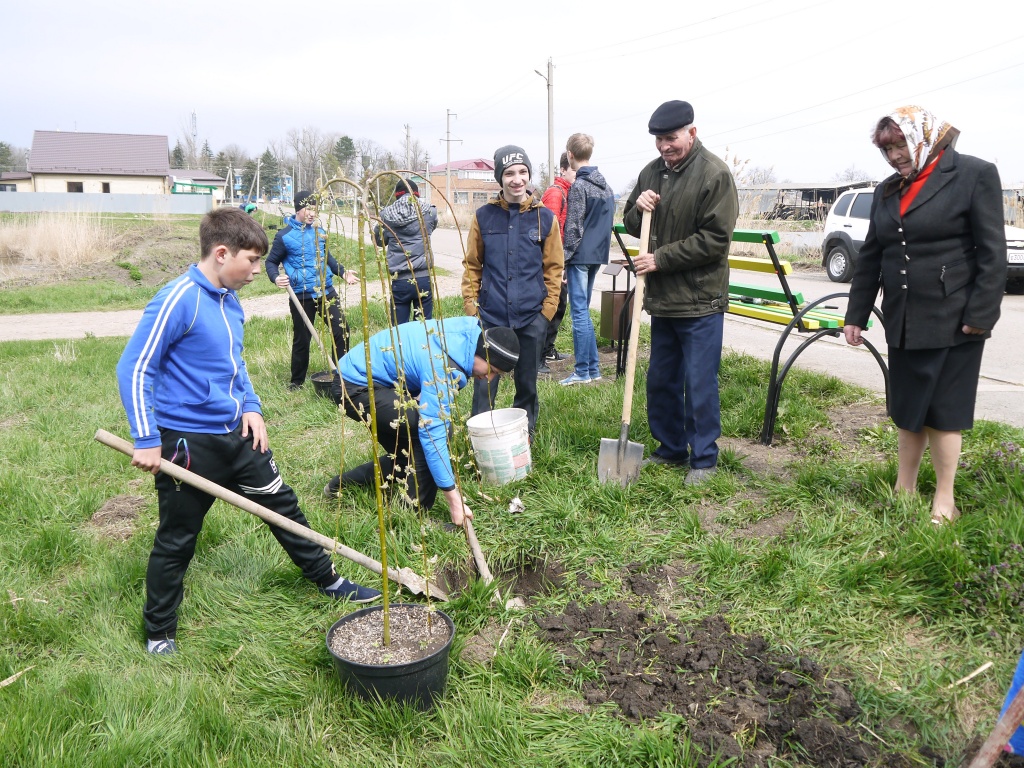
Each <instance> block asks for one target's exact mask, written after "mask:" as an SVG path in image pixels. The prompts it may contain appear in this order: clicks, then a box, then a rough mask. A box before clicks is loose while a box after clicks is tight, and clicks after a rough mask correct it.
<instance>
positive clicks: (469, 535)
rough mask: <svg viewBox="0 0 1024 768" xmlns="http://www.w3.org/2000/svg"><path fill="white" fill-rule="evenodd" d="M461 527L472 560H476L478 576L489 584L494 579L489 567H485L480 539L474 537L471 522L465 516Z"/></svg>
mask: <svg viewBox="0 0 1024 768" xmlns="http://www.w3.org/2000/svg"><path fill="white" fill-rule="evenodd" d="M462 527H463V529H464V530H465V532H466V541H468V542H469V549H470V551H471V552H472V553H473V560H474V561H475V562H476V568H477V570H478V571H480V578H482V579H483V580H484V584H490V583H491V582H492V581H494V577H493V576H492V575H491V569H490V568H488V567H487V561H486V560H484V551H483V550H482V549H481V548H480V540H479V539H477V537H476V531H474V530H473V523H472V522H470V519H469V518H468V517H467V518H466V519H465V520H463V521H462Z"/></svg>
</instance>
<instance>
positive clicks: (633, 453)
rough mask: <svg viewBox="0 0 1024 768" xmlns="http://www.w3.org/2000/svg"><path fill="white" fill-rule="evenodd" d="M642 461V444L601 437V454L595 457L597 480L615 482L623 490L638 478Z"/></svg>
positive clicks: (623, 439)
mask: <svg viewBox="0 0 1024 768" xmlns="http://www.w3.org/2000/svg"><path fill="white" fill-rule="evenodd" d="M643 460H644V446H643V443H634V442H633V441H632V440H627V439H626V438H625V437H622V438H620V439H618V440H613V439H612V438H610V437H602V438H601V452H600V453H599V454H598V456H597V478H598V480H600V481H601V482H602V483H608V482H617V483H619V484H620V485H621V486H622V487H623V488H625V487H626V486H627V485H629V484H630V483H631V482H633V481H634V480H636V479H637V478H638V477H640V465H641V464H642V463H643Z"/></svg>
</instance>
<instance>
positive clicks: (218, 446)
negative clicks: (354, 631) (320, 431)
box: [142, 426, 336, 640]
mask: <svg viewBox="0 0 1024 768" xmlns="http://www.w3.org/2000/svg"><path fill="white" fill-rule="evenodd" d="M161 440H162V443H163V445H162V449H163V450H162V454H161V455H162V456H163V458H165V459H167V460H168V461H172V462H173V463H175V464H178V465H179V466H182V467H185V468H186V469H189V470H190V471H192V472H195V473H196V474H197V475H202V476H203V477H205V478H206V479H207V480H211V481H213V482H214V483H216V484H217V485H220V486H222V487H224V488H227V489H228V490H230V491H234V492H235V493H240V494H242V495H243V496H245V497H246V498H248V499H251V500H253V501H255V502H256V503H257V504H261V505H262V506H264V507H267V508H269V509H272V510H273V511H274V512H277V513H278V514H280V515H284V516H285V517H287V518H290V519H291V520H294V521H295V522H297V523H300V524H301V525H305V526H307V527H308V525H309V523H307V522H306V517H305V515H303V514H302V510H301V509H299V502H298V499H297V498H296V496H295V492H294V491H293V490H292V489H291V488H290V487H289V486H287V485H285V484H284V481H283V480H282V479H281V475H280V474H278V471H277V464H276V463H275V462H274V458H273V455H272V454H271V452H270V451H269V450H268V451H267V452H266V453H260V452H259V450H253V448H252V437H251V435H250V437H248V438H244V439H243V438H242V428H241V426H239V427H238V428H237V429H235V430H234V431H233V432H231V433H229V434H225V435H206V434H201V433H198V432H176V431H174V430H161ZM156 490H157V496H158V498H159V505H160V524H159V526H158V527H157V529H156V538H155V540H154V541H153V552H152V553H151V554H150V556H149V567H148V569H147V570H146V607H145V608H144V609H143V612H142V615H143V618H144V619H145V623H146V634H147V635H148V637H149V639H150V640H157V639H162V638H165V637H174V635H175V632H176V631H177V627H178V616H177V611H178V605H180V604H181V597H182V594H183V592H184V586H183V582H184V578H185V570H186V569H187V568H188V564H189V562H190V561H191V560H192V556H193V555H194V554H195V550H196V537H197V536H198V535H199V531H200V530H201V529H202V527H203V519H204V518H205V517H206V513H207V512H208V511H209V509H210V506H211V505H212V504H213V502H214V497H213V496H210V495H209V494H207V493H204V492H203V491H200V490H199V489H198V488H193V487H192V486H190V485H186V484H185V483H181V484H180V485H179V484H178V483H176V482H175V481H174V480H173V479H172V478H171V477H169V476H168V475H165V474H163V473H162V472H161V473H160V474H158V475H157V476H156ZM270 530H271V532H272V533H273V534H274V537H275V538H276V539H277V540H278V542H279V543H280V544H281V546H282V547H284V549H285V552H287V553H288V556H289V557H290V558H291V559H292V562H293V563H295V564H296V565H297V566H299V568H301V569H302V575H303V576H305V577H306V578H307V579H309V580H310V581H314V582H316V583H317V584H319V585H320V586H328V585H329V584H330V582H332V581H335V580H336V577H334V576H333V575H332V574H333V572H334V571H333V567H332V565H331V559H330V558H329V557H328V556H327V554H326V553H325V552H324V550H323V547H321V546H320V545H318V544H314V543H312V542H311V541H307V540H306V539H302V538H299V537H298V536H296V535H295V534H293V533H288V532H287V531H283V530H281V529H280V528H277V527H274V526H270Z"/></svg>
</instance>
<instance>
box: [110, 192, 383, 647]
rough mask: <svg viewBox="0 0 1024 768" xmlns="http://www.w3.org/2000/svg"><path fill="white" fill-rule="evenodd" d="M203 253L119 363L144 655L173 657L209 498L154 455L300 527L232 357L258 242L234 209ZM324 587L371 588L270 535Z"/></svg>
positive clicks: (289, 539) (204, 243)
mask: <svg viewBox="0 0 1024 768" xmlns="http://www.w3.org/2000/svg"><path fill="white" fill-rule="evenodd" d="M199 242H200V247H201V249H202V258H201V260H200V262H199V263H198V264H193V265H192V266H191V267H189V270H188V272H187V273H186V274H184V275H182V276H181V277H179V278H177V279H176V280H172V281H171V282H170V283H168V284H167V285H165V286H164V287H163V288H162V289H160V291H159V292H158V293H157V295H156V296H155V297H154V298H153V300H152V301H150V302H149V304H148V305H147V306H146V310H145V312H144V313H143V316H142V320H141V321H140V322H139V325H138V327H137V328H136V329H135V332H134V333H133V334H132V337H131V339H130V340H129V341H128V345H127V346H126V347H125V350H124V353H123V354H122V355H121V360H120V362H119V363H118V364H117V379H118V385H119V387H120V391H121V402H122V403H123V404H124V408H125V412H126V413H127V414H128V423H129V426H130V428H131V433H132V437H133V438H134V441H135V452H134V455H133V457H132V464H133V465H134V466H136V467H139V469H142V470H145V471H147V472H151V473H153V474H154V475H156V489H157V496H158V500H159V507H160V522H159V525H158V527H157V531H156V537H155V540H154V542H153V551H152V553H151V554H150V556H149V567H148V569H147V571H146V605H145V608H144V609H143V618H144V620H145V625H146V633H147V635H148V638H149V642H148V644H147V650H148V651H149V652H150V653H158V654H168V653H174V652H175V651H176V650H177V646H176V643H175V635H176V632H177V624H178V618H177V610H178V605H179V604H180V603H181V598H182V594H183V592H184V589H183V581H184V577H185V570H186V569H187V568H188V564H189V562H190V561H191V560H192V556H193V554H194V553H195V547H196V538H197V537H198V535H199V531H200V530H201V529H202V527H203V519H204V517H205V516H206V513H207V511H209V509H210V506H211V505H212V504H213V501H214V499H213V497H212V496H210V495H209V494H207V493H204V492H203V491H200V490H198V489H196V488H193V487H192V486H190V485H185V484H177V483H175V481H174V480H173V479H172V478H170V477H168V476H167V475H164V474H162V473H160V471H159V470H160V459H161V458H164V459H167V460H168V461H171V462H173V463H175V464H178V465H180V466H182V467H185V468H186V469H189V470H191V471H192V472H195V473H196V474H198V475H202V476H203V477H205V478H207V479H208V480H211V481H213V482H214V483H217V484H218V485H221V486H224V487H226V488H228V489H230V490H232V491H235V492H236V493H240V494H242V495H243V496H246V497H247V498H250V499H252V500H253V501H255V502H256V503H258V504H261V505H263V506H265V507H268V508H270V509H272V510H274V511H275V512H277V513H279V514H281V515H284V516H285V517H288V518H290V519H292V520H294V521H296V522H297V523H300V524H301V525H306V526H308V525H309V524H308V523H307V522H306V518H305V516H304V515H303V514H302V510H301V509H299V503H298V499H297V498H296V496H295V492H294V491H293V490H292V489H291V488H290V487H289V486H287V485H285V484H284V481H283V480H282V479H281V476H280V474H279V473H278V471H277V464H276V463H275V462H274V458H273V454H272V453H271V452H270V449H269V447H268V440H267V428H266V425H265V424H264V422H263V414H262V411H261V409H260V399H259V398H258V397H257V396H256V393H255V392H254V391H253V387H252V383H251V382H250V381H249V374H248V372H247V371H246V367H245V361H244V360H242V335H243V326H242V324H243V322H244V314H243V311H242V305H241V304H240V303H239V300H238V294H237V293H236V291H237V290H238V289H239V288H241V287H242V286H243V285H247V284H249V283H251V282H252V281H253V280H254V279H255V277H256V275H258V274H259V271H260V259H261V258H262V257H263V255H264V254H266V252H267V237H266V235H265V234H264V232H263V229H262V228H261V227H260V225H259V224H257V223H256V221H255V220H253V219H252V218H250V217H249V216H247V215H246V214H245V213H244V212H243V211H240V210H238V209H237V208H219V209H217V210H214V211H211V212H210V213H208V214H206V216H205V217H203V221H202V223H201V224H200V226H199ZM271 531H272V532H273V534H274V536H275V537H276V538H277V540H278V542H280V544H281V546H282V547H284V549H285V551H286V552H287V553H288V556H289V557H291V559H292V562H294V563H295V564H296V565H297V566H299V568H301V569H302V573H303V575H304V576H305V577H306V578H307V579H309V580H310V581H313V582H314V583H316V584H317V585H318V586H319V587H320V590H321V591H322V592H324V593H325V594H328V595H330V596H332V597H336V598H348V599H349V600H352V601H353V602H368V601H370V600H374V599H376V598H377V597H378V596H379V594H380V593H379V592H377V591H376V590H373V589H368V588H366V587H362V586H360V585H358V584H354V583H353V582H350V581H347V580H345V579H341V578H339V577H338V576H337V575H336V574H335V572H334V566H333V564H332V563H331V559H330V558H329V557H328V556H327V555H326V553H325V552H324V550H323V548H322V547H320V546H318V545H316V544H313V543H312V542H309V541H306V540H305V539H302V538H299V537H298V536H295V535H294V534H291V533H288V532H287V531H282V530H281V529H279V528H271Z"/></svg>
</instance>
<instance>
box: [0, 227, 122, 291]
mask: <svg viewBox="0 0 1024 768" xmlns="http://www.w3.org/2000/svg"><path fill="white" fill-rule="evenodd" d="M128 239H129V236H128V235H126V233H125V232H123V231H121V230H119V229H118V228H116V227H115V226H114V225H113V224H112V223H110V222H109V221H104V220H103V219H102V218H101V217H100V216H99V215H98V214H85V213H70V214H62V213H44V214H39V215H38V216H32V217H30V218H18V219H12V220H8V221H3V222H0V278H2V277H8V276H10V274H9V273H10V272H13V271H17V268H18V267H20V266H25V267H29V266H30V267H35V268H43V269H47V270H51V271H53V272H55V273H57V274H65V273H67V272H70V271H73V270H75V269H78V268H80V267H83V266H87V265H89V264H97V263H101V262H109V261H113V260H114V257H115V256H116V255H117V254H118V252H119V251H120V249H121V248H123V247H124V245H126V244H127V240H128Z"/></svg>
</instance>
